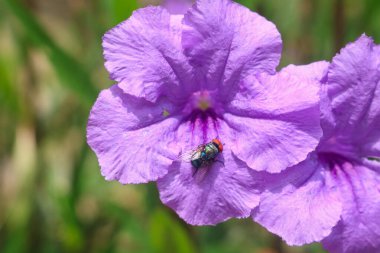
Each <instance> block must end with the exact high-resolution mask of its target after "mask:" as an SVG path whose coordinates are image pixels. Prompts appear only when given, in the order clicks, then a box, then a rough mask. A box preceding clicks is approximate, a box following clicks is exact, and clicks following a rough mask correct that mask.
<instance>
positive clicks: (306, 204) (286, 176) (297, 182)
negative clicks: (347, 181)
mask: <svg viewBox="0 0 380 253" xmlns="http://www.w3.org/2000/svg"><path fill="white" fill-rule="evenodd" d="M265 184H266V187H271V186H272V187H273V188H271V189H270V190H267V191H266V192H264V193H263V194H262V195H261V201H260V206H259V208H257V210H254V212H253V217H254V220H255V221H257V222H258V223H260V224H261V225H263V226H264V227H266V228H267V229H268V230H269V231H271V232H273V233H275V234H277V235H279V236H281V237H282V238H283V239H284V240H285V241H286V242H287V243H288V244H289V245H302V244H306V243H311V242H314V241H319V240H321V239H323V238H325V237H326V236H327V235H329V234H330V233H331V231H332V228H333V227H334V226H335V225H336V224H337V223H338V221H339V219H340V215H341V212H342V203H341V201H340V195H339V190H338V189H337V187H336V184H335V181H334V176H333V175H332V174H331V173H330V172H329V171H328V170H326V168H325V167H324V166H323V165H322V164H320V163H319V162H318V160H317V157H316V154H315V153H313V154H312V155H311V156H310V158H309V159H307V160H306V161H304V162H302V163H300V164H298V165H296V166H294V167H292V168H289V169H288V170H286V171H284V172H283V173H281V174H278V175H271V176H268V177H267V179H266V181H265Z"/></svg>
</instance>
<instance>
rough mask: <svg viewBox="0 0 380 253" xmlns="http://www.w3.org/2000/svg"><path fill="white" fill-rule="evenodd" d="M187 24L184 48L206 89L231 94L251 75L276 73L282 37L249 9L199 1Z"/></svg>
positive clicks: (229, 3) (227, 0)
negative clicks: (234, 86)
mask: <svg viewBox="0 0 380 253" xmlns="http://www.w3.org/2000/svg"><path fill="white" fill-rule="evenodd" d="M184 24H185V25H187V27H186V29H184V32H183V39H182V44H183V46H184V48H185V53H186V54H187V55H188V56H189V57H190V61H191V64H192V65H193V66H194V67H195V68H196V70H197V75H198V77H199V82H200V83H201V84H202V85H203V86H204V87H207V88H208V89H214V88H217V87H218V89H222V90H223V91H222V92H223V93H228V91H229V89H230V88H231V87H230V86H231V85H235V84H237V81H238V80H240V79H241V78H243V77H244V76H246V75H248V74H257V73H260V72H270V73H274V72H275V68H276V67H277V65H278V63H279V61H280V55H281V48H282V42H281V37H280V34H279V32H278V31H277V29H276V27H275V26H274V24H272V23H271V22H269V21H267V20H266V19H265V18H263V17H261V16H259V15H258V14H256V13H253V12H251V11H250V10H249V9H247V8H245V7H243V6H241V5H239V4H236V3H234V2H232V1H230V0H219V1H214V0H198V1H197V2H196V4H195V5H194V6H193V8H192V9H191V10H190V11H188V12H187V13H186V14H185V18H184Z"/></svg>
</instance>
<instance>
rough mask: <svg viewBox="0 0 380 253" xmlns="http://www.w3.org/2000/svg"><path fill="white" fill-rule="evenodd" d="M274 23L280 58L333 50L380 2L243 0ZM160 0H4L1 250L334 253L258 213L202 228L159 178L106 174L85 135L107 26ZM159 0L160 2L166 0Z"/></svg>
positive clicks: (368, 20) (368, 25)
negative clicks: (172, 200) (160, 186)
mask: <svg viewBox="0 0 380 253" xmlns="http://www.w3.org/2000/svg"><path fill="white" fill-rule="evenodd" d="M240 2H241V3H242V4H244V5H246V6H247V7H249V8H251V9H252V10H255V11H257V12H259V13H260V14H262V15H264V16H265V17H266V18H268V19H269V20H271V21H273V22H274V23H275V24H276V25H277V27H278V29H279V30H280V32H281V34H282V37H283V41H284V50H283V58H282V62H281V66H285V65H287V64H289V63H295V64H306V63H309V62H310V61H314V60H322V59H327V60H330V59H331V57H332V56H333V55H334V54H335V53H336V52H337V51H338V50H339V48H340V47H341V46H343V45H344V44H345V43H347V42H349V41H353V40H354V39H356V38H357V37H358V36H359V35H360V34H362V33H363V32H366V33H367V35H370V36H373V37H374V38H375V40H376V41H377V42H380V29H379V28H380V25H379V24H380V1H379V0H362V1H358V0H345V1H344V0H286V1H283V0H244V1H243V0H242V1H240ZM152 3H153V1H151V2H149V1H140V2H138V1H137V0H24V1H21V0H20V1H17V0H1V1H0V130H1V131H0V252H1V253H4V252H7V253H8V252H9V253H14V252H43V253H44V252H46V253H47V252H99V253H100V252H165V253H166V252H188V253H191V252H205V253H214V252H215V253H224V252H225V253H227V252H231V253H234V252H248V253H254V252H255V253H256V252H257V253H275V252H278V253H283V252H284V253H291V252H310V253H317V252H324V251H323V249H322V247H321V246H320V245H319V244H313V245H309V246H305V247H288V246H286V245H285V244H284V243H283V242H282V241H281V240H280V239H279V238H278V237H276V236H273V235H271V234H269V233H268V232H267V231H266V230H265V229H263V228H262V227H260V226H258V225H256V224H254V223H253V222H251V221H250V220H230V221H228V222H225V223H223V224H220V225H218V226H215V227H191V226H188V225H186V224H185V223H184V222H182V221H181V220H180V219H178V218H177V216H176V214H175V213H173V212H172V211H171V210H169V209H167V208H166V207H164V206H163V205H162V204H161V203H160V201H159V199H158V196H157V191H156V189H155V185H154V184H148V185H127V186H123V185H120V184H119V183H117V182H106V181H105V180H104V179H103V178H102V176H101V175H100V172H99V166H98V163H97V160H96V157H95V155H94V153H93V152H92V151H91V150H90V149H89V147H88V146H87V144H86V138H85V136H86V132H85V127H86V122H87V118H88V114H89V110H90V108H91V105H92V103H94V101H95V99H96V97H97V94H98V92H99V91H100V90H101V89H103V88H106V87H109V86H110V85H111V84H112V82H111V81H110V80H109V79H108V74H107V72H106V71H105V69H104V67H103V58H102V48H101V37H102V35H103V33H104V32H105V31H106V30H107V29H109V28H111V27H113V26H114V25H116V24H117V23H119V22H120V21H122V20H124V19H126V18H128V16H129V15H130V14H131V13H132V11H133V10H134V9H136V8H139V7H142V6H145V5H147V4H152ZM155 4H157V3H155Z"/></svg>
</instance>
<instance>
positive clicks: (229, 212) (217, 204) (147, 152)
mask: <svg viewBox="0 0 380 253" xmlns="http://www.w3.org/2000/svg"><path fill="white" fill-rule="evenodd" d="M103 47H104V57H105V60H106V63H105V66H106V68H107V69H108V71H109V72H110V75H111V78H112V79H114V80H116V81H117V82H118V84H117V85H115V86H113V87H111V88H110V89H107V90H104V91H102V92H101V94H100V95H99V98H98V100H97V101H96V103H95V105H94V107H93V109H92V111H91V115H90V119H89V122H88V128H87V138H88V143H89V144H90V146H91V148H92V149H93V150H94V151H95V153H96V154H97V156H98V160H99V163H100V166H101V172H102V174H103V175H104V176H105V178H106V179H107V180H117V181H119V182H121V183H123V184H128V183H145V182H149V181H155V180H157V183H158V188H159V192H160V198H161V200H162V202H163V203H165V204H166V205H168V206H170V207H171V208H172V209H174V210H175V211H176V212H177V213H178V214H179V215H180V216H181V217H182V218H183V219H184V220H186V221H187V222H188V223H191V224H196V225H205V224H216V223H218V222H221V221H224V220H226V219H228V218H231V217H247V216H249V215H250V212H251V210H252V209H253V208H254V207H256V206H257V204H258V202H259V195H258V194H259V192H258V187H256V186H257V184H258V182H257V179H258V177H257V175H256V174H257V173H258V172H257V171H269V172H279V171H281V170H283V169H285V168H287V167H289V166H292V165H295V164H297V163H299V162H300V161H302V160H304V159H305V158H306V156H307V154H308V153H309V152H311V151H312V150H314V148H315V147H316V145H317V144H318V141H319V138H320V136H321V132H322V131H321V128H320V126H319V96H318V91H319V87H318V83H317V81H316V80H315V79H314V76H315V75H316V72H319V71H320V67H319V64H313V65H310V66H304V67H295V66H291V67H289V68H286V69H284V70H283V71H281V72H280V73H278V74H275V73H276V71H275V68H276V66H277V65H278V63H279V60H280V54H281V38H280V35H279V33H278V31H277V30H276V27H275V26H274V25H273V24H272V23H270V22H269V21H267V20H266V19H264V18H263V17H261V16H259V15H257V14H256V13H252V12H250V11H249V10H248V9H247V8H244V7H242V6H240V5H238V4H236V3H233V2H231V1H229V0H220V1H212V0H199V1H197V2H196V4H195V5H194V6H193V7H192V8H191V9H189V10H188V11H187V12H186V13H185V14H184V15H173V14H171V13H169V12H168V11H167V10H166V9H165V8H162V7H147V8H144V9H140V10H138V11H136V12H134V13H133V15H132V17H131V18H130V19H128V20H127V21H125V22H123V23H121V24H120V25H118V26H117V27H115V28H113V29H112V30H110V31H109V32H108V33H107V34H106V35H105V36H104V39H103ZM321 64H323V63H321ZM274 74H275V75H274ZM215 137H218V138H219V139H220V140H221V141H222V142H223V143H224V144H225V145H224V146H225V147H224V151H223V153H221V154H220V155H219V157H218V159H220V160H222V161H223V163H224V165H223V164H222V163H221V162H215V163H213V164H212V165H211V166H209V167H207V168H201V169H200V171H199V172H197V173H196V174H195V175H194V176H193V174H194V168H192V165H191V164H190V163H189V162H184V161H181V160H179V159H178V156H179V155H180V154H181V153H183V152H186V151H188V150H192V149H194V148H195V147H197V146H198V145H199V144H203V143H207V142H209V141H210V140H211V139H212V138H215Z"/></svg>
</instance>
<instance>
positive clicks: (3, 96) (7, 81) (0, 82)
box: [0, 59, 20, 116]
mask: <svg viewBox="0 0 380 253" xmlns="http://www.w3.org/2000/svg"><path fill="white" fill-rule="evenodd" d="M9 73H10V70H9V68H8V66H7V64H6V61H5V59H0V104H1V105H3V106H4V107H5V108H6V109H7V110H8V111H9V112H11V113H12V114H11V115H13V116H15V115H18V114H19V112H20V103H19V97H18V93H17V90H16V89H15V87H16V86H15V85H13V83H12V82H11V78H10V74H9Z"/></svg>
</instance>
